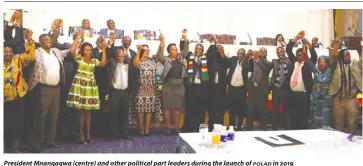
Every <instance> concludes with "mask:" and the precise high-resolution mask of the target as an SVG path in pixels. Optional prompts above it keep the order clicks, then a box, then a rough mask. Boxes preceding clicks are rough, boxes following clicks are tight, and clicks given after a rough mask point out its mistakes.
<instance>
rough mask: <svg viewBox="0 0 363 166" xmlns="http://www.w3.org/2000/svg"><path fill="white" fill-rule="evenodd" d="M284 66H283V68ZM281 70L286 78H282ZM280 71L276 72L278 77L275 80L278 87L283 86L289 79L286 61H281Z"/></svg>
mask: <svg viewBox="0 0 363 166" xmlns="http://www.w3.org/2000/svg"><path fill="white" fill-rule="evenodd" d="M281 67H282V68H281ZM281 70H283V71H282V73H283V75H284V80H281V79H280V74H281ZM278 71H279V72H278V73H277V74H276V79H275V80H274V85H275V86H277V87H280V88H282V84H283V82H284V81H285V80H286V79H287V77H288V71H287V65H286V61H284V62H282V61H281V62H280V66H279V70H278Z"/></svg>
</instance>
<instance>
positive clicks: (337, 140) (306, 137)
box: [177, 129, 362, 156]
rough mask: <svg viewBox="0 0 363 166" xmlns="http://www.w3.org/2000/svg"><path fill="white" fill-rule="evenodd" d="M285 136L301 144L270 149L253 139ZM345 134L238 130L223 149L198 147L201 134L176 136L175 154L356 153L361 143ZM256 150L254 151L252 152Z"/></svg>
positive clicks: (307, 131) (308, 131) (321, 131)
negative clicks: (232, 139) (233, 138)
mask: <svg viewBox="0 0 363 166" xmlns="http://www.w3.org/2000/svg"><path fill="white" fill-rule="evenodd" d="M208 134H209V135H208V136H206V138H205V141H204V142H207V144H210V143H211V133H208ZM279 134H285V135H287V136H290V137H292V138H294V139H296V140H299V141H301V142H303V143H304V144H303V145H292V146H283V147H271V146H269V145H267V144H265V143H263V142H260V141H258V140H256V139H255V138H254V137H258V136H259V137H269V136H272V137H275V138H278V139H279V137H277V136H276V135H279ZM347 137H348V134H346V133H342V132H339V131H334V130H325V129H317V130H281V131H241V132H236V133H235V141H234V142H233V143H226V147H225V148H220V149H218V148H212V147H206V146H202V145H201V143H203V140H202V135H201V134H200V133H180V134H179V137H178V147H177V152H178V153H197V154H213V153H219V154H220V153H234V154H241V155H243V154H246V153H249V154H250V153H251V152H253V151H254V150H253V149H258V153H259V155H261V156H263V154H266V155H269V154H271V153H277V152H282V153H283V152H289V153H293V152H307V153H309V154H312V153H317V154H320V153H325V154H326V153H358V152H359V150H361V148H362V143H361V142H360V143H357V142H350V141H349V140H348V139H347ZM256 151H257V150H256Z"/></svg>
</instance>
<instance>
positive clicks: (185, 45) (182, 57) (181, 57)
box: [156, 41, 189, 81]
mask: <svg viewBox="0 0 363 166" xmlns="http://www.w3.org/2000/svg"><path fill="white" fill-rule="evenodd" d="M183 48H184V49H183V51H182V52H181V53H179V54H178V57H177V60H178V61H180V62H181V64H182V70H181V72H182V73H181V77H182V78H186V77H187V73H186V70H187V60H186V59H185V58H186V57H187V54H188V52H189V41H188V42H183ZM162 52H163V50H161V48H160V47H159V48H158V52H157V54H156V57H157V59H158V61H159V62H160V63H161V64H163V66H164V69H163V73H162V75H161V80H162V81H164V80H165V77H166V76H167V75H168V73H169V71H170V69H171V66H172V61H171V60H170V58H169V56H164V55H163V54H162Z"/></svg>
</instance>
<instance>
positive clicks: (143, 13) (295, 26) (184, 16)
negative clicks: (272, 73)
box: [5, 6, 334, 46]
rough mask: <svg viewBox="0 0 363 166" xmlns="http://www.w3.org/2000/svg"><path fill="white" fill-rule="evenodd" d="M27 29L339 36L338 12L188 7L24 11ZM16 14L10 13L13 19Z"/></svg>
mask: <svg viewBox="0 0 363 166" xmlns="http://www.w3.org/2000/svg"><path fill="white" fill-rule="evenodd" d="M24 10H26V11H28V13H25V14H24V27H27V28H30V29H32V30H33V31H34V32H35V34H34V37H36V38H37V37H38V36H39V35H40V34H42V33H43V29H44V28H45V29H46V30H49V29H50V25H51V22H52V20H54V19H55V18H62V19H63V20H64V24H63V25H64V29H63V30H64V34H65V35H68V27H69V26H79V25H81V21H82V19H84V18H88V19H89V20H90V22H91V27H93V28H95V29H96V30H99V29H101V28H106V21H107V19H113V20H115V22H116V27H117V28H120V29H124V30H125V35H130V36H133V30H135V29H150V30H155V31H157V35H158V33H159V32H158V29H160V30H161V31H162V33H163V34H164V36H165V37H166V42H167V43H170V42H178V40H179V38H180V36H181V30H182V29H183V28H187V29H188V36H189V38H190V39H197V38H198V35H197V33H199V34H203V33H217V34H222V33H223V34H234V35H236V36H237V42H240V41H247V42H249V38H248V36H247V33H249V34H250V35H251V38H252V43H253V44H256V38H257V37H275V36H276V34H278V33H281V34H283V35H284V36H285V38H286V40H288V38H292V37H294V35H296V33H297V32H299V31H300V30H305V31H306V37H307V38H309V39H311V38H312V37H318V38H319V39H320V40H321V41H322V42H323V43H324V45H325V46H326V45H328V44H329V41H330V39H332V38H333V36H334V27H333V10H332V9H276V10H266V9H262V8H261V9H258V8H256V9H239V10H237V9H235V10H228V9H219V10H218V12H216V11H215V10H206V8H204V9H195V8H194V9H193V8H191V9H186V8H184V9H183V8H180V9H177V8H146V9H145V8H144V9H143V8H142V9H140V10H139V11H136V10H135V9H134V8H132V7H131V6H130V7H123V8H122V10H107V9H105V8H102V10H98V11H97V10H75V9H72V8H70V9H68V10H64V9H56V8H51V9H50V8H48V9H44V8H43V9H24ZM12 12H13V11H11V10H8V11H7V12H6V14H7V15H6V17H5V19H7V20H9V18H10V17H11V15H12Z"/></svg>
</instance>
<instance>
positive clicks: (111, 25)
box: [100, 19, 124, 39]
mask: <svg viewBox="0 0 363 166" xmlns="http://www.w3.org/2000/svg"><path fill="white" fill-rule="evenodd" d="M110 33H114V34H115V36H116V38H117V39H122V38H123V37H124V30H122V29H117V28H115V21H113V20H111V19H110V20H107V28H104V29H101V30H100V35H102V36H104V37H106V38H110Z"/></svg>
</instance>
